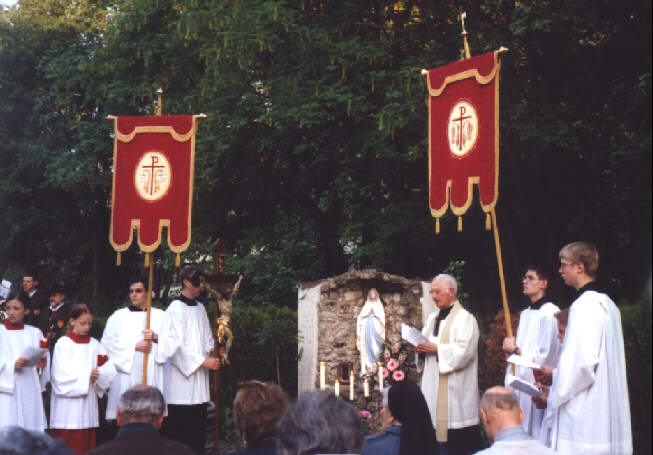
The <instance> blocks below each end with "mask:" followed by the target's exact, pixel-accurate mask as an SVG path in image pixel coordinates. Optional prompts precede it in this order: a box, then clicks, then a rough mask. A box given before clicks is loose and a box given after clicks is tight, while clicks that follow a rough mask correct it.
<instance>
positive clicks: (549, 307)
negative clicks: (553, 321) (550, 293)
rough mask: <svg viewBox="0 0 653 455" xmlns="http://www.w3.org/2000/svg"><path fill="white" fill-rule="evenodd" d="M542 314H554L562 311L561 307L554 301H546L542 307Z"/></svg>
mask: <svg viewBox="0 0 653 455" xmlns="http://www.w3.org/2000/svg"><path fill="white" fill-rule="evenodd" d="M540 311H541V312H542V314H546V315H553V314H556V313H557V312H558V311H560V307H558V305H556V304H555V303H553V302H546V303H545V304H543V305H542V306H541V307H540Z"/></svg>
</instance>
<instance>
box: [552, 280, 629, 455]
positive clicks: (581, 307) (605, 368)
mask: <svg viewBox="0 0 653 455" xmlns="http://www.w3.org/2000/svg"><path fill="white" fill-rule="evenodd" d="M558 369H559V371H558V375H557V378H556V379H557V384H555V387H553V390H552V394H551V395H550V398H549V403H550V405H552V406H553V407H554V408H555V420H554V424H553V432H552V447H553V449H555V450H556V451H557V452H558V453H563V454H578V455H583V454H593V455H594V454H626V455H628V454H631V453H632V452H633V448H632V436H631V428H630V406H629V401H628V387H627V384H626V360H625V355H624V340H623V332H622V328H621V315H620V313H619V309H618V308H617V307H616V305H615V304H614V302H613V301H612V300H611V299H610V297H608V296H607V295H606V294H602V293H599V292H596V291H585V292H584V293H583V294H582V295H581V296H580V297H579V298H578V299H576V300H575V301H574V303H573V304H572V306H571V309H570V312H569V324H568V325H567V331H566V333H565V341H564V343H563V345H562V353H561V355H560V362H559V366H558Z"/></svg>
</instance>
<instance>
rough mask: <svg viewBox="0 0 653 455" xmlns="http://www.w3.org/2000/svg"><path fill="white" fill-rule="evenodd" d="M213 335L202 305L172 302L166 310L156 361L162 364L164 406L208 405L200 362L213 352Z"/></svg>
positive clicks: (206, 383)
mask: <svg viewBox="0 0 653 455" xmlns="http://www.w3.org/2000/svg"><path fill="white" fill-rule="evenodd" d="M213 343H214V341H213V334H212V333H211V326H210V325H209V319H208V317H207V315H206V310H205V309H204V305H203V304H202V303H199V302H198V303H197V305H187V304H186V303H184V302H182V301H181V300H174V301H173V302H172V303H170V306H168V309H167V310H166V312H165V316H164V318H163V325H162V327H161V332H160V333H159V349H158V351H157V357H158V358H157V361H159V362H166V360H168V359H169V361H168V362H167V363H166V364H165V366H164V375H163V387H164V391H163V394H164V396H165V397H166V401H167V403H168V404H182V405H190V404H202V403H206V402H208V401H209V399H210V397H209V370H207V369H206V368H204V367H202V362H203V361H204V359H205V358H206V357H208V356H209V354H210V352H211V350H212V349H213Z"/></svg>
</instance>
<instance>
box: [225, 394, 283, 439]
mask: <svg viewBox="0 0 653 455" xmlns="http://www.w3.org/2000/svg"><path fill="white" fill-rule="evenodd" d="M287 407H288V395H287V394H286V392H284V391H283V390H282V389H281V387H279V386H278V385H276V384H271V383H267V384H266V383H264V382H260V381H248V382H246V383H245V384H244V385H243V386H242V387H241V388H240V390H239V391H238V393H237V394H236V398H235V399H234V414H235V417H236V426H237V427H238V429H239V430H240V432H241V434H242V436H243V439H244V440H246V441H247V447H256V446H258V445H259V443H260V442H261V441H263V440H264V439H269V438H273V437H275V436H276V434H277V430H276V424H277V422H278V421H279V419H280V418H281V415H282V414H283V412H284V411H285V410H286V408H287Z"/></svg>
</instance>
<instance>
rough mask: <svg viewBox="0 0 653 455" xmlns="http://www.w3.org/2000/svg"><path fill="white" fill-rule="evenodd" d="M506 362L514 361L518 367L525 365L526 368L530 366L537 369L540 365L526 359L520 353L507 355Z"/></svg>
mask: <svg viewBox="0 0 653 455" xmlns="http://www.w3.org/2000/svg"><path fill="white" fill-rule="evenodd" d="M507 362H508V363H514V364H515V365H517V366H518V367H526V368H532V369H533V370H539V369H540V368H541V367H540V365H538V364H537V363H533V362H531V361H530V360H526V359H525V358H523V357H522V356H520V355H517V354H513V355H511V356H510V357H508V360H507Z"/></svg>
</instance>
